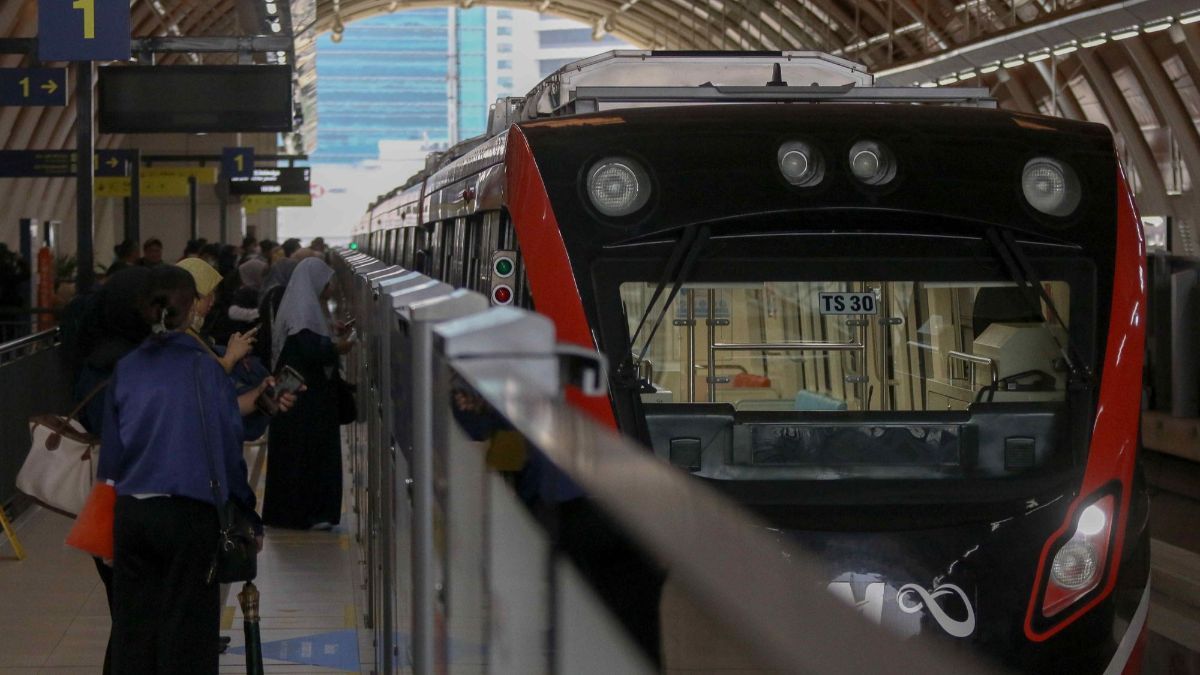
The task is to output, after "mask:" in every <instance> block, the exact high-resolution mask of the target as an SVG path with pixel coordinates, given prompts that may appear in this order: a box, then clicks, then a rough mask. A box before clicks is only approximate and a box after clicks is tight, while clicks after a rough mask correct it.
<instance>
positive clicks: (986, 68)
mask: <svg viewBox="0 0 1200 675" xmlns="http://www.w3.org/2000/svg"><path fill="white" fill-rule="evenodd" d="M997 70H1000V62H999V61H992V62H991V63H985V64H983V65H982V66H980V67H979V72H980V73H982V74H984V75H987V74H988V73H994V72H996V71H997Z"/></svg>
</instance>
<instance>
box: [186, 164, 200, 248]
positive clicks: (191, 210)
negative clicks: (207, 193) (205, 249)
mask: <svg viewBox="0 0 1200 675" xmlns="http://www.w3.org/2000/svg"><path fill="white" fill-rule="evenodd" d="M188 223H189V224H190V225H191V228H192V239H193V240H196V239H199V238H200V220H199V219H198V218H197V216H196V177H195V176H188Z"/></svg>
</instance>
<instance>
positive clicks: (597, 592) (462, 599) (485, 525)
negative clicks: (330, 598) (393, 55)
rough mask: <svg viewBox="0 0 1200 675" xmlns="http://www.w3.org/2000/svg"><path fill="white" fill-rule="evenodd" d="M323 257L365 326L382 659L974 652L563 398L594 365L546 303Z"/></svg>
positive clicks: (556, 668) (800, 661)
mask: <svg viewBox="0 0 1200 675" xmlns="http://www.w3.org/2000/svg"><path fill="white" fill-rule="evenodd" d="M335 267H336V268H337V272H338V278H339V280H340V284H339V285H340V289H339V293H340V298H339V304H340V305H341V311H345V312H347V313H350V314H353V315H354V316H355V317H357V319H358V323H357V325H358V326H359V329H360V332H361V340H360V348H359V349H357V350H355V352H354V353H353V354H352V356H351V360H350V364H349V367H348V369H347V377H348V379H351V380H353V381H354V382H355V383H356V384H357V387H358V392H359V396H360V399H359V406H358V408H359V412H360V419H359V420H358V421H357V422H356V423H355V424H354V425H353V426H352V427H351V430H350V436H351V437H350V443H351V448H352V455H353V457H352V460H351V464H352V470H353V471H354V472H355V476H354V492H355V494H354V503H355V510H356V511H357V512H358V514H359V522H360V526H359V531H358V538H359V544H360V547H361V551H362V555H363V557H364V559H365V563H366V566H367V570H368V575H367V577H368V578H367V586H368V588H367V590H368V595H369V597H370V609H369V615H368V617H367V623H368V625H369V626H370V628H371V629H372V630H373V631H374V633H375V648H376V654H375V663H376V665H375V669H376V672H378V673H381V674H385V673H394V672H400V671H402V670H407V669H410V668H411V669H412V671H413V672H415V673H434V672H442V671H446V670H452V669H455V668H458V667H470V668H472V669H473V670H482V671H485V672H488V673H520V674H522V675H527V674H530V673H572V674H574V673H612V672H620V673H648V672H654V671H655V670H656V665H655V664H656V662H657V663H660V664H661V665H662V666H663V667H664V668H667V669H672V668H674V669H685V670H686V669H687V668H688V667H689V664H686V663H681V662H680V659H687V658H688V654H689V653H691V652H690V651H689V649H690V648H689V649H682V648H680V647H679V645H681V644H687V642H688V640H689V639H691V640H693V641H696V640H697V639H704V640H706V641H707V642H711V641H712V640H709V639H708V638H712V637H713V636H719V641H721V642H722V643H723V644H724V645H725V647H724V648H725V653H724V654H723V655H722V658H723V659H724V660H723V663H726V664H729V663H733V664H736V665H737V667H743V668H744V669H746V670H757V669H763V668H766V669H772V670H778V671H785V672H805V671H808V672H820V673H863V672H881V673H882V672H922V673H966V672H982V670H981V668H980V666H979V665H978V664H975V663H971V662H968V661H967V660H966V659H965V657H964V656H963V655H962V654H961V653H949V652H946V651H944V650H943V649H942V648H940V647H938V646H937V645H934V644H931V643H927V642H925V641H923V640H922V639H917V640H907V641H903V642H902V641H901V640H900V639H899V638H898V637H896V636H894V635H892V634H890V633H888V632H886V631H884V630H883V629H881V628H880V627H878V626H876V625H874V624H872V623H869V622H868V621H866V620H865V619H863V618H862V617H860V616H859V615H858V614H856V613H855V612H854V610H852V609H851V608H848V607H846V606H845V605H844V604H842V603H841V602H840V601H839V600H838V599H836V598H834V597H833V595H832V594H829V593H827V592H825V591H824V590H823V589H824V588H825V586H826V585H827V579H826V578H825V575H824V574H823V573H822V572H821V569H820V563H819V562H818V561H817V560H816V559H814V558H812V557H811V556H810V554H807V553H805V552H803V551H801V550H799V549H798V548H796V547H795V546H794V545H792V544H791V543H789V542H787V541H783V540H781V539H780V538H779V537H778V536H776V535H775V534H773V533H772V532H771V531H769V530H768V528H767V527H766V526H765V525H764V524H763V523H762V522H760V521H758V520H757V519H755V518H754V517H752V516H750V515H749V514H748V513H747V512H746V511H744V510H743V509H742V508H741V507H739V506H737V505H735V504H734V503H732V502H731V501H729V500H727V499H726V498H724V497H723V496H720V495H718V494H717V493H716V492H714V491H712V490H711V489H709V488H707V487H705V486H704V485H702V484H701V483H700V482H699V481H696V480H695V479H693V478H690V477H689V476H688V475H686V474H685V473H683V472H681V471H679V470H677V469H675V468H673V467H671V466H670V465H668V464H666V463H665V462H662V461H660V460H658V459H655V458H654V456H653V455H652V453H650V452H649V451H647V450H645V449H644V448H641V447H639V446H637V445H636V444H634V443H632V442H631V441H630V440H628V439H626V438H624V437H622V436H620V435H619V434H617V433H616V432H615V431H613V430H612V429H609V428H606V427H603V426H601V425H599V424H597V423H596V422H594V421H592V420H591V419H590V418H588V417H587V416H586V415H584V414H582V413H581V412H580V411H579V410H577V409H576V408H574V407H572V406H571V405H568V404H567V403H566V402H565V401H564V394H563V392H564V389H565V386H566V385H567V384H568V382H567V381H566V379H564V373H575V374H576V375H577V376H578V377H579V378H580V379H581V380H584V381H587V382H588V383H589V384H592V385H594V384H595V383H596V382H602V381H604V380H605V376H604V374H603V364H602V362H601V360H600V358H599V357H598V356H594V355H593V357H592V358H591V360H590V361H589V360H588V358H587V357H585V356H584V355H581V354H580V353H579V351H578V348H573V349H564V348H562V347H560V346H558V345H557V344H556V342H555V334H554V328H553V325H552V324H551V323H550V321H549V320H547V319H546V318H545V317H542V316H541V315H538V314H534V313H531V312H526V311H523V310H518V309H513V308H508V307H492V308H489V307H488V302H487V300H486V298H484V297H483V296H481V295H479V294H477V293H474V292H471V291H465V290H456V289H454V288H453V287H451V286H449V285H447V284H444V283H441V282H438V281H435V280H433V279H429V278H427V277H424V276H422V275H420V274H417V273H414V272H410V271H407V270H404V269H401V268H399V267H395V266H391V267H389V266H387V265H385V264H383V263H381V262H379V261H377V260H374V259H373V258H370V257H369V256H365V255H362V254H351V253H349V252H341V255H340V257H337V258H336V259H335ZM565 352H570V353H569V358H570V359H571V361H572V363H571V365H572V367H571V368H564V367H563V361H564V358H565V357H564V353H565ZM590 388H592V389H594V387H590ZM474 439H481V440H474ZM505 448H507V450H505ZM514 449H515V450H514ZM504 452H508V453H509V455H510V456H509V458H508V459H503V458H500V459H498V456H499V455H501V454H503V453H504ZM514 455H515V456H516V457H517V461H516V462H513V461H512V456H514ZM501 469H506V470H501ZM584 495H586V496H584ZM593 508H594V509H595V510H596V513H598V514H599V515H598V516H596V517H592V516H591V515H588V514H589V513H590V510H591V509H593ZM581 514H583V515H581ZM614 551H625V552H627V553H628V554H627V555H610V554H612V553H613V552H614ZM630 552H631V553H630ZM638 559H644V560H646V561H652V562H647V563H646V564H645V565H642V566H640V567H639V566H638V565H637V564H634V563H636V560H638ZM622 565H624V566H625V567H621V568H620V571H622V572H625V571H628V570H633V571H631V572H628V573H624V576H622V573H617V574H614V571H615V570H616V567H620V566H622ZM614 566H615V567H614ZM664 577H665V583H664V582H663V579H664ZM614 578H616V579H617V581H616V583H613V579H614ZM631 589H632V590H633V591H634V592H637V589H644V590H645V592H644V593H641V596H640V597H633V598H629V597H626V598H625V599H626V600H632V602H631V603H627V604H626V605H624V606H623V605H622V604H621V603H620V602H614V601H613V595H614V593H615V594H617V595H620V594H621V593H622V592H623V591H625V594H626V595H627V596H628V595H630V593H629V591H630V590H631ZM630 605H636V606H637V607H634V608H633V609H631V608H630ZM639 612H640V614H639ZM647 615H650V616H649V617H647ZM660 616H661V624H660V622H659V617H660ZM639 618H640V619H647V618H649V621H648V622H647V623H643V624H642V627H643V628H645V629H646V630H644V631H643V632H641V633H638V632H636V631H635V632H631V631H630V630H629V627H630V626H631V625H637V623H638V620H639ZM647 626H649V627H650V628H647ZM653 626H658V627H659V630H661V631H662V635H663V637H662V640H661V642H658V643H651V644H649V646H647V642H648V640H647V633H648V632H649V633H653V632H654V629H653ZM698 627H699V628H698ZM714 631H715V632H714ZM405 634H409V635H411V643H402V642H400V641H399V640H398V637H397V636H398V635H405ZM697 636H706V637H704V638H698V637H697ZM639 644H640V645H641V646H640V647H639ZM660 644H661V645H662V651H661V653H659V650H658V647H659V645H660ZM864 645H869V647H864ZM702 646H703V647H705V648H710V647H711V645H702ZM696 658H700V657H696ZM692 665H693V666H694V664H692Z"/></svg>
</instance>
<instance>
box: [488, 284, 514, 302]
mask: <svg viewBox="0 0 1200 675" xmlns="http://www.w3.org/2000/svg"><path fill="white" fill-rule="evenodd" d="M512 297H513V292H512V289H511V288H509V287H508V286H497V287H496V288H494V289H492V299H493V300H495V301H496V304H497V305H507V304H508V303H510V302H512Z"/></svg>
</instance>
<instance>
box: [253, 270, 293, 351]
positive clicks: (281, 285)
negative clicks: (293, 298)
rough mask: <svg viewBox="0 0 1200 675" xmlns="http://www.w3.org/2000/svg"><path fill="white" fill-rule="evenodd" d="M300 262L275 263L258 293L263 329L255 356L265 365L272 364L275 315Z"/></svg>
mask: <svg viewBox="0 0 1200 675" xmlns="http://www.w3.org/2000/svg"><path fill="white" fill-rule="evenodd" d="M299 264H300V261H299V260H292V259H290V258H284V259H282V260H278V261H276V262H275V263H273V264H272V265H271V267H270V270H269V271H268V272H267V280H266V281H264V282H263V285H262V288H261V289H260V290H259V292H258V318H259V321H260V325H261V328H260V329H259V331H258V344H256V345H255V347H254V354H255V356H257V357H258V358H260V359H262V362H263V363H266V364H270V363H271V336H272V334H273V329H274V326H275V315H276V314H277V313H278V312H279V303H280V301H282V300H283V292H284V291H285V290H287V285H288V280H290V279H291V278H292V272H295V271H296V265H299Z"/></svg>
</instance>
